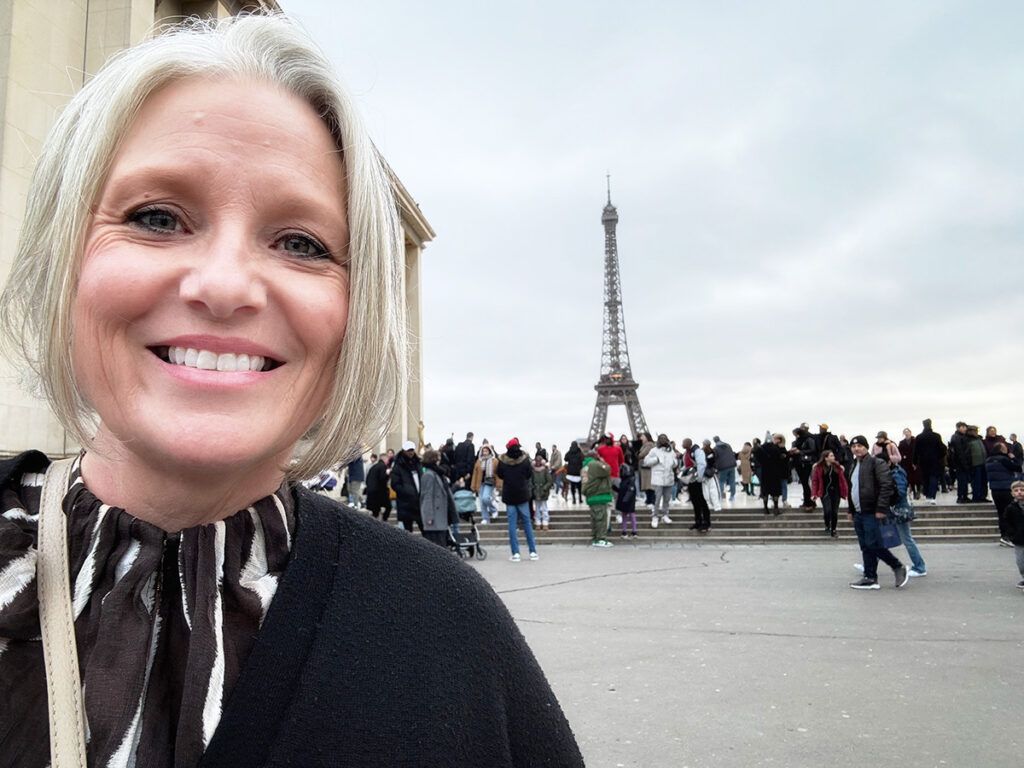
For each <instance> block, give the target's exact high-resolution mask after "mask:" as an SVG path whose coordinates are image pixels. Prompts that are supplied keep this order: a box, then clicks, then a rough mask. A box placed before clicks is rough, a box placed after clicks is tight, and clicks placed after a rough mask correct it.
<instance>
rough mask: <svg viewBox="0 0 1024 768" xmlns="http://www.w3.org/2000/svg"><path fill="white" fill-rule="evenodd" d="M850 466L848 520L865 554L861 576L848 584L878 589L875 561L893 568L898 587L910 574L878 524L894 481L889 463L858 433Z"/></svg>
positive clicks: (905, 581)
mask: <svg viewBox="0 0 1024 768" xmlns="http://www.w3.org/2000/svg"><path fill="white" fill-rule="evenodd" d="M850 449H851V450H852V451H853V457H854V462H853V467H852V468H851V470H850V477H849V478H848V483H847V484H848V486H849V489H850V510H849V512H850V520H851V522H853V528H854V530H855V531H856V532H857V542H858V543H859V544H860V550H861V552H862V553H863V556H864V576H863V577H862V578H861V579H860V580H859V581H854V582H852V583H851V584H850V586H851V587H853V588H854V589H878V588H879V587H878V561H879V560H881V561H882V562H883V563H885V564H886V565H888V566H889V567H890V568H892V570H893V574H894V576H895V584H896V587H897V588H900V587H902V586H904V585H905V584H906V583H907V581H908V580H909V578H910V576H909V574H908V573H907V569H906V567H905V566H904V565H903V563H901V562H900V561H899V559H898V558H897V557H896V555H894V554H893V553H892V552H890V551H889V550H888V549H886V548H885V546H884V545H883V544H882V530H881V524H882V523H883V522H884V521H885V519H886V517H887V516H888V511H889V505H890V503H891V502H892V500H893V493H894V485H893V480H892V473H891V472H889V465H888V464H887V463H886V462H885V461H884V460H882V459H880V458H878V457H877V456H871V455H870V450H871V449H870V446H869V445H868V441H867V438H866V437H864V436H863V435H857V436H855V437H854V438H853V439H852V440H850Z"/></svg>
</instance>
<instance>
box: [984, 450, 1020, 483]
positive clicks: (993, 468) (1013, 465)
mask: <svg viewBox="0 0 1024 768" xmlns="http://www.w3.org/2000/svg"><path fill="white" fill-rule="evenodd" d="M1020 471H1021V463H1020V461H1018V460H1017V458H1016V457H1013V456H1008V455H1006V454H1005V453H994V454H992V455H991V456H989V457H988V458H987V459H985V474H986V475H988V487H989V488H991V489H992V490H993V491H1008V490H1010V484H1011V483H1013V481H1014V480H1016V479H1017V477H1018V476H1019V475H1020Z"/></svg>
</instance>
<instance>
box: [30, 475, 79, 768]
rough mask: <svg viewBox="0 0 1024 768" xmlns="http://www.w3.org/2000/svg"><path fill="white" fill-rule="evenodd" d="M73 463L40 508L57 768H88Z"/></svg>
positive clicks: (50, 481)
mask: <svg viewBox="0 0 1024 768" xmlns="http://www.w3.org/2000/svg"><path fill="white" fill-rule="evenodd" d="M73 461H74V460H73V459H63V460H61V461H55V462H53V463H52V464H51V465H50V467H49V469H47V471H46V479H45V480H44V482H43V494H42V500H41V501H40V504H39V544H38V559H37V561H36V579H37V582H38V586H39V625H40V629H41V631H42V638H43V659H44V662H45V664H46V695H47V699H48V703H49V711H50V764H51V765H52V766H53V768H85V765H86V758H85V716H84V709H83V707H82V684H81V678H80V677H79V672H78V651H77V648H76V646H75V622H74V616H73V615H72V608H71V587H70V577H69V568H68V533H67V518H66V517H65V515H64V510H63V509H62V508H61V501H62V500H63V498H64V495H65V494H66V493H67V489H68V480H69V478H70V476H71V465H72V463H73Z"/></svg>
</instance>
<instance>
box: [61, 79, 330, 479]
mask: <svg viewBox="0 0 1024 768" xmlns="http://www.w3.org/2000/svg"><path fill="white" fill-rule="evenodd" d="M344 195H345V187H344V172H343V169H342V164H341V160H340V159H339V156H338V153H337V151H336V147H335V144H334V141H333V139H332V137H331V135H330V133H329V132H328V131H327V129H326V128H325V127H324V125H323V123H322V122H321V121H320V119H319V118H318V117H317V115H316V113H315V112H314V110H313V109H312V108H311V107H310V106H309V105H307V104H306V103H305V102H304V101H302V100H301V99H299V98H297V97H295V96H293V95H291V94H288V93H285V92H284V91H282V90H280V89H278V88H277V87H275V86H271V85H267V84H261V83H257V82H248V81H235V80H199V79H194V80H182V81H178V82H176V83H174V84H172V85H170V86H168V87H166V88H164V89H162V90H160V91H159V92H157V93H156V94H154V95H153V96H152V97H150V99H149V100H148V101H147V102H146V103H145V104H144V105H143V107H142V109H141V111H140V113H139V116H138V118H137V120H136V121H135V123H134V125H133V127H132V128H131V130H130V131H129V133H128V134H127V136H126V137H125V138H124V140H123V141H122V143H121V145H120V147H119V149H118V151H117V154H116V155H115V156H114V159H113V164H112V167H111V170H110V174H109V177H108V178H107V181H106V183H105V185H104V187H103V189H102V191H101V193H100V196H99V200H98V201H97V203H96V205H95V207H94V209H93V215H92V219H91V222H90V225H89V229H88V233H87V237H86V242H85V249H84V254H83V259H82V268H81V278H80V280H79V283H78V290H77V294H76V297H75V304H74V308H73V311H74V327H75V332H74V339H73V348H72V349H73V358H74V367H75V375H76V377H77V380H78V382H79V385H80V387H81V388H82V391H83V392H84V394H85V397H86V399H87V401H88V402H89V403H90V404H91V405H92V406H93V407H94V408H95V409H96V411H97V412H98V413H99V416H100V420H101V427H100V433H101V435H103V436H104V437H105V438H110V439H113V440H114V443H115V444H116V445H120V446H123V447H124V448H126V449H127V450H128V451H130V452H132V453H133V454H135V455H137V456H140V457H143V458H144V459H146V460H149V461H159V462H162V464H163V466H166V467H167V468H168V469H174V468H175V467H176V466H177V467H191V468H193V469H200V468H206V469H218V468H219V469H228V468H233V469H241V468H243V467H254V466H256V465H259V464H261V463H262V464H263V465H266V466H269V465H271V464H275V465H277V466H281V464H282V463H284V462H286V460H287V458H288V457H289V456H290V454H291V451H292V447H293V445H294V444H295V442H296V441H297V440H298V439H299V438H300V437H301V436H302V434H303V433H304V432H305V431H306V430H307V429H308V428H309V426H310V425H311V424H312V423H313V422H314V421H315V420H316V419H317V418H318V417H319V415H320V414H321V413H322V410H323V408H324V405H325V402H326V399H327V397H328V396H329V393H330V390H331V388H332V384H333V374H334V367H335V363H336V360H337V358H338V352H339V349H340V347H341V343H342V340H343V339H344V336H345V326H346V323H347V320H348V288H349V281H348V271H347V268H346V267H345V266H343V265H342V264H343V262H344V257H345V255H346V253H347V246H348V226H347V219H346V209H345V202H344Z"/></svg>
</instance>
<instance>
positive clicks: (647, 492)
mask: <svg viewBox="0 0 1024 768" xmlns="http://www.w3.org/2000/svg"><path fill="white" fill-rule="evenodd" d="M640 439H641V444H640V452H639V453H638V454H637V455H638V457H639V458H638V461H637V463H638V464H639V465H640V490H641V491H643V494H644V504H646V505H647V509H648V510H649V511H650V513H651V514H652V515H653V514H654V484H653V483H652V482H651V468H650V467H649V466H647V465H646V464H644V459H646V458H647V455H648V454H649V453H650V452H651V451H653V450H654V448H655V446H656V443H655V442H654V438H653V437H651V433H650V432H643V433H641V435H640Z"/></svg>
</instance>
